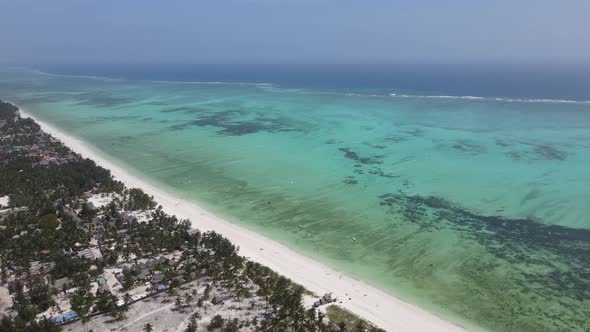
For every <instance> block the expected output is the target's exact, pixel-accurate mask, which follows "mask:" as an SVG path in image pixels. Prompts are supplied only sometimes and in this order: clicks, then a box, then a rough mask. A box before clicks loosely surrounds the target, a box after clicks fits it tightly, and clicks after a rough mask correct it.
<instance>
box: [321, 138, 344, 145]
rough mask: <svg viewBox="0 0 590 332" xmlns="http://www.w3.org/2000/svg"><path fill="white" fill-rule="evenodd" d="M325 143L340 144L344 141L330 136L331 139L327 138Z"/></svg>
mask: <svg viewBox="0 0 590 332" xmlns="http://www.w3.org/2000/svg"><path fill="white" fill-rule="evenodd" d="M324 143H325V144H340V143H342V141H339V140H337V139H335V138H330V139H328V140H326V141H325V142H324Z"/></svg>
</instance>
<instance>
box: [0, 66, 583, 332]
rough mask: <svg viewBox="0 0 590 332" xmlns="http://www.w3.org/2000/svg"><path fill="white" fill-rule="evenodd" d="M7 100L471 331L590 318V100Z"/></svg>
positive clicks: (3, 84)
mask: <svg viewBox="0 0 590 332" xmlns="http://www.w3.org/2000/svg"><path fill="white" fill-rule="evenodd" d="M0 96H1V97H0V98H5V99H8V100H11V101H14V102H16V103H18V104H20V105H22V106H23V107H24V108H26V109H27V111H28V112H30V113H32V114H34V115H35V116H36V117H38V118H40V119H42V120H44V121H47V122H48V123H51V124H53V125H55V126H57V127H59V128H61V129H63V130H64V131H66V132H67V133H69V134H71V135H73V136H76V137H79V138H81V139H82V140H84V141H86V142H88V143H89V144H91V145H92V146H93V147H95V148H97V149H99V150H100V151H101V152H103V153H104V154H105V155H107V156H110V157H111V158H113V159H115V160H117V161H118V162H120V163H123V164H125V165H127V167H129V168H131V169H133V170H135V171H137V172H139V173H141V174H142V175H143V176H145V177H147V178H149V179H152V180H153V181H154V182H156V183H158V184H161V185H163V186H165V187H166V188H168V189H169V190H173V191H175V192H177V193H178V194H179V195H181V196H183V197H187V198H192V199H194V200H196V201H199V202H202V203H204V204H205V205H206V206H208V207H209V208H211V209H212V210H214V211H216V212H218V213H221V214H222V215H224V216H227V217H228V218H229V219H230V220H232V221H234V222H237V223H240V224H243V225H245V226H246V227H249V228H252V229H254V230H256V231H258V232H260V233H263V234H265V235H267V236H269V237H271V238H273V239H276V240H278V241H281V242H283V243H286V244H288V245H289V246H291V247H293V248H295V249H297V250H299V251H302V252H304V253H306V254H308V255H310V256H313V257H315V258H316V259H318V260H320V261H323V262H326V263H328V264H330V265H332V266H335V267H337V268H340V269H342V270H344V271H345V272H346V273H348V274H350V275H352V276H355V277H359V278H361V279H363V280H366V281H367V282H369V283H372V284H375V285H377V286H379V287H381V288H383V289H386V290H388V291H390V292H392V293H394V294H396V295H398V296H401V297H402V298H405V299H407V300H409V301H411V302H414V303H417V304H419V305H421V306H423V307H425V308H427V309H429V310H432V311H435V312H437V313H440V314H442V315H444V316H446V317H449V318H450V319H452V320H454V321H457V322H460V323H462V324H465V325H467V326H468V327H471V328H482V329H489V330H498V331H562V330H578V331H584V330H589V329H590V220H589V219H588V217H587V216H588V215H589V212H590V196H589V195H588V194H589V190H588V184H590V172H589V171H588V170H587V169H588V166H587V165H590V113H589V112H590V103H588V102H583V101H581V102H557V101H532V100H528V101H525V100H514V99H515V98H510V99H509V98H504V99H496V98H491V97H489V98H443V97H442V96H439V97H435V96H419V95H416V96H407V95H389V94H382V95H371V94H355V93H339V92H335V91H329V90H321V89H297V88H281V87H280V86H274V85H272V84H209V83H172V82H151V81H131V80H114V79H100V78H82V77H66V76H51V75H44V74H40V73H37V72H32V71H24V70H16V71H9V72H5V73H4V74H3V75H2V77H1V78H0ZM352 237H354V238H355V239H356V241H353V240H352Z"/></svg>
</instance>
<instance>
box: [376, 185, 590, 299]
mask: <svg viewBox="0 0 590 332" xmlns="http://www.w3.org/2000/svg"><path fill="white" fill-rule="evenodd" d="M379 200H380V205H381V206H384V207H387V208H388V209H389V211H390V213H392V214H396V215H400V216H402V218H403V220H404V221H405V222H410V223H415V224H417V225H419V226H420V228H421V229H425V230H428V229H432V230H437V229H443V228H449V227H450V228H451V229H453V230H455V231H457V232H459V233H460V234H462V236H463V237H465V238H467V239H470V240H475V241H477V242H478V243H480V244H481V245H482V246H483V247H484V248H485V249H486V250H487V251H488V252H489V253H491V254H492V255H494V256H496V257H497V258H499V259H501V260H504V261H506V262H508V263H510V264H512V266H514V267H515V270H514V272H515V273H516V272H518V273H519V274H520V278H518V279H517V280H515V281H514V282H515V283H516V282H519V281H518V280H520V282H522V281H523V280H524V282H526V284H527V285H529V287H530V288H531V290H530V291H531V292H536V293H537V295H539V296H542V297H555V298H560V297H563V296H566V297H569V298H571V299H575V300H579V301H582V300H584V301H590V230H587V229H575V228H570V227H564V226H558V225H545V224H543V223H540V222H538V221H537V220H534V219H511V218H505V217H501V216H486V215H480V214H477V213H474V212H471V211H469V210H466V209H464V208H461V207H460V206H457V205H455V204H453V203H451V202H449V201H447V200H445V199H443V198H440V197H435V196H420V195H406V194H404V193H387V194H383V195H380V196H379ZM543 257H545V258H546V259H543ZM533 266H536V267H537V268H531V267H533ZM518 267H520V268H518ZM521 268H522V269H521ZM532 271H537V272H532ZM534 285H537V287H534Z"/></svg>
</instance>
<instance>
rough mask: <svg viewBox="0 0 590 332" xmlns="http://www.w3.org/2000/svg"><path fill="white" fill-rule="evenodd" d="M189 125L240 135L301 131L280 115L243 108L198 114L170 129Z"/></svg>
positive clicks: (224, 133) (230, 134)
mask: <svg viewBox="0 0 590 332" xmlns="http://www.w3.org/2000/svg"><path fill="white" fill-rule="evenodd" d="M191 126H199V127H205V126H212V127H218V128H221V130H219V131H218V132H217V133H218V134H220V135H224V136H241V135H247V134H254V133H257V132H270V133H276V132H286V131H301V130H300V129H297V128H295V126H294V125H293V124H291V123H290V122H289V121H287V120H286V119H284V118H282V117H277V118H274V117H270V116H265V115H262V114H261V113H252V112H248V111H243V110H227V111H221V112H214V113H209V114H204V115H200V116H199V117H198V119H197V120H192V121H188V122H185V123H182V124H179V125H175V126H172V127H170V129H172V130H182V129H186V128H188V127H191Z"/></svg>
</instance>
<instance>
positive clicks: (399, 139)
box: [383, 136, 409, 143]
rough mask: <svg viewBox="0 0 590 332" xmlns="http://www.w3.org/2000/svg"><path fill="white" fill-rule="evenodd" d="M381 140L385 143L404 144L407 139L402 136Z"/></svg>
mask: <svg viewBox="0 0 590 332" xmlns="http://www.w3.org/2000/svg"><path fill="white" fill-rule="evenodd" d="M383 140H384V141H386V142H394V143H401V142H406V141H408V140H409V139H408V138H407V137H403V136H388V137H385V138H384V139H383Z"/></svg>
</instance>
